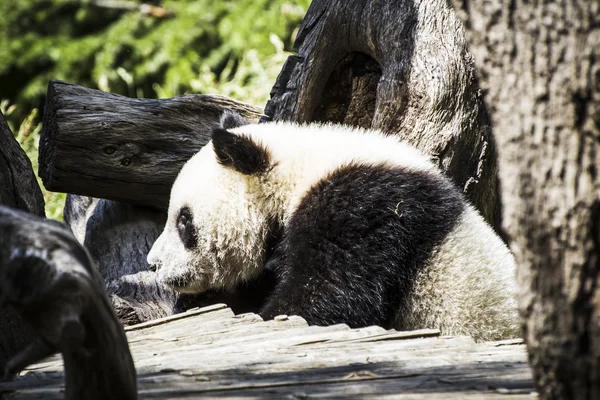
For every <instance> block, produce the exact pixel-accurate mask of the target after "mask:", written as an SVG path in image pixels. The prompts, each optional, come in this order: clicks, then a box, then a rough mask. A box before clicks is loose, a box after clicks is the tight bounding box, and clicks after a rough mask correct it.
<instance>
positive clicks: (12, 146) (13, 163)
mask: <svg viewBox="0 0 600 400" xmlns="http://www.w3.org/2000/svg"><path fill="white" fill-rule="evenodd" d="M0 182H1V183H2V184H0V204H3V205H5V206H8V207H13V208H18V209H20V210H24V211H27V212H30V213H32V214H35V215H39V216H44V215H45V214H44V197H43V196H42V191H41V190H40V186H39V185H38V183H37V180H36V178H35V174H34V173H33V168H32V167H31V161H30V160H29V158H28V157H27V154H25V152H24V151H23V149H22V148H21V146H20V145H19V143H18V142H17V140H16V139H15V137H14V135H13V133H12V132H11V130H10V128H9V127H8V124H7V123H6V120H5V119H4V115H2V112H0Z"/></svg>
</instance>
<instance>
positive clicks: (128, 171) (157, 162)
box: [39, 81, 261, 208]
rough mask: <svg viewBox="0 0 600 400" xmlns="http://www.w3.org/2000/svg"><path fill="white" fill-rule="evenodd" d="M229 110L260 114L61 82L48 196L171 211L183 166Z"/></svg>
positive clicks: (47, 134)
mask: <svg viewBox="0 0 600 400" xmlns="http://www.w3.org/2000/svg"><path fill="white" fill-rule="evenodd" d="M224 110H234V111H237V112H238V113H240V114H241V115H242V116H244V117H245V118H247V119H249V120H251V121H256V120H258V118H259V117H260V115H261V110H260V109H258V108H256V107H253V106H250V105H248V104H244V103H241V102H238V101H235V100H232V99H229V98H227V97H223V96H211V95H189V96H182V97H177V98H173V99H164V100H155V99H132V98H128V97H124V96H119V95H116V94H113V93H106V92H102V91H99V90H93V89H87V88H83V87H81V86H77V85H72V84H68V83H65V82H60V81H51V82H50V83H49V85H48V93H47V98H46V108H45V110H44V121H43V130H42V135H41V139H40V158H39V159H40V163H39V164H40V170H39V174H40V177H41V178H42V181H43V183H44V186H45V187H46V188H47V189H48V190H52V191H57V192H68V193H74V194H80V195H85V196H91V197H99V198H104V199H111V200H118V201H125V202H129V203H133V204H139V205H145V206H153V207H159V208H166V207H167V205H168V201H169V192H170V190H171V185H172V184H173V181H174V180H175V177H176V176H177V173H178V172H179V170H180V169H181V167H182V166H183V164H184V163H185V162H186V161H187V160H188V159H189V158H190V157H191V156H192V155H193V154H194V153H195V152H197V151H198V150H199V149H200V148H201V147H202V146H203V145H204V144H206V143H207V142H208V140H210V133H211V132H212V129H213V128H214V127H216V126H218V123H219V118H220V116H221V114H222V113H223V111H224Z"/></svg>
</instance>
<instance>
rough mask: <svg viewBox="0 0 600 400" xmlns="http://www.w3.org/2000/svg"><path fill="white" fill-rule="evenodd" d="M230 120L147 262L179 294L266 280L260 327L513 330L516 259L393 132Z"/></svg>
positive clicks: (193, 162)
mask: <svg viewBox="0 0 600 400" xmlns="http://www.w3.org/2000/svg"><path fill="white" fill-rule="evenodd" d="M240 118H241V117H239V116H235V115H233V114H231V115H226V116H225V117H224V118H223V119H222V127H221V128H217V129H215V130H214V132H213V133H212V140H211V141H210V142H209V143H208V144H207V145H206V146H204V147H203V148H202V149H201V150H200V151H199V152H198V153H197V154H196V155H194V156H193V157H192V158H191V159H190V160H189V161H188V162H187V163H186V164H185V165H184V167H183V168H182V170H181V171H180V173H179V175H178V177H177V179H176V180H175V183H174V185H173V188H172V191H171V197H170V203H169V210H168V220H167V223H166V226H165V228H164V231H163V232H162V234H161V235H160V237H159V238H158V239H157V240H156V242H155V243H154V245H153V247H152V249H151V251H150V253H149V254H148V263H149V264H151V265H153V266H154V267H155V268H156V270H157V271H158V276H159V279H160V280H161V281H163V282H164V283H166V284H167V285H169V286H171V287H172V288H174V289H175V290H177V291H179V292H181V293H203V292H206V291H209V290H219V289H222V290H226V291H227V290H232V289H233V288H235V287H236V286H237V285H240V284H242V283H243V282H248V281H252V280H253V279H256V278H257V277H260V276H263V274H265V273H269V274H270V275H269V276H272V277H274V278H273V279H274V288H273V290H272V292H271V293H270V295H269V296H268V297H267V298H266V300H265V301H264V304H262V306H261V308H260V315H261V316H262V317H263V318H265V319H271V318H274V317H275V316H277V315H280V314H287V315H299V316H301V317H303V318H304V319H306V321H307V322H308V323H309V324H316V325H331V324H337V323H345V324H347V325H349V326H350V327H364V326H369V325H380V326H382V327H384V328H396V329H399V330H412V329H420V328H438V329H440V330H441V332H442V334H445V335H470V336H471V337H473V338H475V339H476V340H493V339H500V338H508V337H515V336H518V335H519V324H518V316H517V311H516V301H515V290H516V288H515V264H514V259H513V257H512V255H511V253H510V251H509V250H508V248H507V247H506V245H505V244H504V243H503V241H502V240H501V239H500V238H499V237H498V236H497V235H496V234H495V233H494V231H493V230H492V229H491V227H490V226H488V225H487V223H486V222H485V221H484V220H483V218H482V217H481V216H480V215H479V214H478V212H477V211H476V210H475V209H474V208H473V206H471V205H470V204H469V203H468V201H467V200H466V199H465V196H464V195H463V194H462V192H461V191H460V190H458V189H457V188H456V187H455V186H454V185H453V183H452V182H451V181H450V180H449V179H448V178H447V177H446V176H444V175H443V174H442V173H441V172H440V170H439V169H438V168H437V167H436V166H435V165H434V164H433V163H432V162H430V160H429V159H428V157H426V156H425V155H423V154H422V153H420V152H419V151H418V150H417V149H416V148H414V147H412V146H411V145H409V144H407V143H404V142H402V141H400V140H399V139H397V138H395V137H393V136H386V135H384V134H382V133H380V132H376V131H368V130H363V129H357V128H351V127H347V126H341V125H332V124H307V125H301V124H295V123H285V122H278V123H265V124H246V123H245V122H244V121H242V120H241V119H240Z"/></svg>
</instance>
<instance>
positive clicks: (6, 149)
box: [0, 112, 44, 371]
mask: <svg viewBox="0 0 600 400" xmlns="http://www.w3.org/2000/svg"><path fill="white" fill-rule="evenodd" d="M0 205H6V206H9V207H13V208H18V209H21V210H24V211H27V212H30V213H32V214H35V215H39V216H43V215H44V198H43V197H42V192H41V190H40V187H39V186H38V183H37V180H36V179H35V175H34V173H33V169H32V167H31V162H30V161H29V158H27V155H26V154H25V152H24V151H23V149H21V146H19V143H18V142H17V140H16V139H15V137H14V135H13V133H12V132H11V130H10V128H9V127H8V124H7V123H6V121H5V119H4V115H2V113H1V112H0ZM3 240H4V239H3V238H1V237H0V242H2V241H3ZM33 338H34V333H33V331H32V330H31V328H30V327H29V325H27V324H26V323H25V321H23V319H22V318H21V317H20V316H19V315H18V314H17V313H16V312H15V310H14V309H13V308H12V306H8V305H7V306H4V307H3V306H2V305H1V304H0V371H2V370H3V368H4V367H5V365H6V363H7V361H8V360H9V359H10V358H11V357H12V356H14V355H15V354H16V353H17V352H18V351H19V350H21V349H22V348H24V347H25V346H26V345H27V344H29V343H31V341H32V340H33Z"/></svg>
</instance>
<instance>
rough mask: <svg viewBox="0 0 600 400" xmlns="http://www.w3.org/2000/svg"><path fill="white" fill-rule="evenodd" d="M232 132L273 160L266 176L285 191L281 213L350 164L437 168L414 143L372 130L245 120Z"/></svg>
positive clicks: (277, 191)
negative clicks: (263, 149) (262, 148)
mask: <svg viewBox="0 0 600 400" xmlns="http://www.w3.org/2000/svg"><path fill="white" fill-rule="evenodd" d="M232 132H235V133H241V134H245V135H248V136H249V137H251V138H252V139H253V140H254V141H256V142H257V143H260V144H262V145H263V146H265V147H266V148H267V149H268V151H269V153H270V155H271V157H272V162H273V163H275V164H276V165H277V166H276V168H275V170H274V173H275V175H276V176H273V175H271V176H269V178H268V180H269V183H270V184H271V185H273V186H274V187H273V188H272V191H273V193H274V194H282V193H286V194H288V198H286V199H282V201H283V202H284V203H285V204H281V207H283V209H284V210H283V212H284V215H285V217H288V216H289V215H290V213H292V212H293V211H294V210H295V208H296V207H297V205H298V203H299V201H300V200H301V199H302V198H303V196H304V194H305V193H306V192H307V191H308V190H309V189H310V188H311V187H312V185H314V184H315V183H317V182H319V181H321V180H322V179H323V178H324V177H326V176H327V175H328V174H329V173H331V172H333V171H335V170H337V169H338V168H340V167H344V166H346V165H349V164H351V163H361V164H367V165H382V164H384V165H389V166H398V167H404V168H407V169H410V170H418V171H427V172H429V173H432V174H439V173H440V172H439V170H438V168H437V167H436V166H435V165H434V164H433V163H431V161H430V160H429V159H428V158H427V157H426V156H425V155H424V154H423V153H421V152H420V151H419V150H417V149H416V148H415V147H413V146H411V145H409V144H407V143H404V142H401V141H400V140H398V138H397V137H394V136H386V135H384V134H382V133H380V132H377V131H367V130H363V129H360V128H353V127H348V126H343V125H331V124H323V125H319V124H311V125H298V124H294V123H285V122H278V123H270V124H260V125H244V126H241V127H239V128H236V129H233V130H232ZM278 185H279V186H278ZM263 189H264V188H263ZM277 208H279V207H277Z"/></svg>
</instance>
